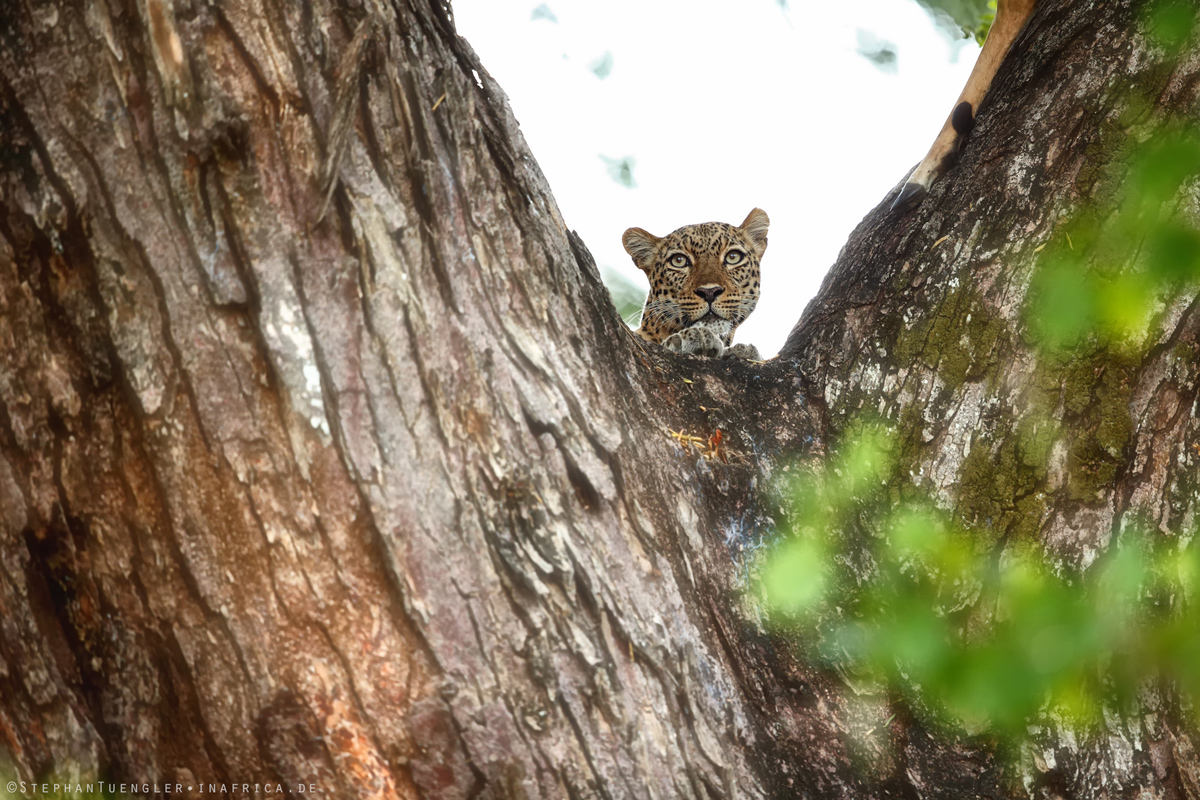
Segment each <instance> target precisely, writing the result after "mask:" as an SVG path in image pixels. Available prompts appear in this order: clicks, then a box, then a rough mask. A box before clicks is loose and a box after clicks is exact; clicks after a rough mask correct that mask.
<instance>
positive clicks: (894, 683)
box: [762, 0, 1200, 744]
mask: <svg viewBox="0 0 1200 800" xmlns="http://www.w3.org/2000/svg"><path fill="white" fill-rule="evenodd" d="M1198 14H1200V10H1198V7H1197V5H1196V4H1195V3H1194V2H1193V1H1192V0H1154V1H1153V2H1150V3H1147V4H1146V6H1145V15H1144V17H1143V18H1142V20H1141V23H1142V25H1143V28H1144V30H1145V31H1146V32H1147V33H1148V34H1149V35H1150V36H1151V37H1152V43H1153V44H1154V45H1156V46H1157V47H1159V48H1162V52H1163V53H1164V54H1165V59H1164V62H1163V63H1164V65H1165V67H1166V69H1164V72H1163V75H1164V80H1165V76H1166V75H1168V74H1170V71H1169V67H1170V66H1171V64H1172V63H1173V60H1174V59H1176V58H1179V57H1182V56H1183V55H1184V54H1185V53H1186V54H1187V56H1188V57H1189V58H1190V57H1194V53H1195V49H1193V48H1195V47H1196V46H1197V42H1198V41H1200V37H1198V28H1200V19H1198ZM1185 48H1186V50H1185ZM1156 99H1157V98H1155V100H1156ZM1110 102H1111V101H1110ZM1118 102H1120V103H1121V106H1122V107H1124V109H1125V110H1124V112H1123V114H1122V118H1121V119H1120V120H1118V121H1117V122H1116V124H1113V125H1111V126H1108V127H1107V128H1106V129H1105V132H1103V133H1102V134H1101V136H1100V137H1099V138H1098V139H1097V140H1095V141H1092V142H1091V143H1090V144H1089V145H1088V146H1089V158H1088V159H1087V162H1086V164H1085V167H1084V170H1083V171H1082V172H1081V173H1080V175H1079V176H1078V177H1077V179H1076V181H1075V183H1076V185H1077V186H1079V187H1081V188H1082V189H1083V190H1084V191H1085V192H1086V193H1087V195H1088V197H1089V198H1090V199H1089V200H1088V201H1087V202H1086V203H1084V204H1083V205H1082V206H1081V207H1080V208H1077V209H1076V210H1074V211H1072V212H1071V214H1070V216H1069V217H1066V218H1065V221H1063V222H1062V223H1060V225H1059V227H1058V228H1057V230H1056V231H1055V232H1054V234H1053V235H1052V236H1051V238H1050V239H1049V241H1047V242H1045V243H1044V244H1041V245H1038V246H1037V247H1036V248H1032V247H1031V249H1032V259H1031V267H1032V273H1031V275H1030V284H1029V291H1028V293H1027V296H1026V300H1025V306H1024V308H1023V310H1022V314H1023V323H1024V329H1025V336H1026V341H1027V343H1028V344H1029V345H1030V346H1031V347H1032V348H1033V350H1034V351H1035V352H1036V353H1037V356H1038V359H1037V364H1038V367H1037V370H1038V371H1037V372H1036V373H1035V375H1034V381H1033V384H1034V385H1035V389H1031V392H1035V391H1037V389H1036V387H1037V386H1040V385H1041V384H1045V385H1046V386H1048V387H1050V389H1049V390H1048V391H1049V392H1050V393H1051V394H1052V396H1053V398H1054V399H1053V401H1052V402H1051V403H1047V404H1045V405H1046V406H1047V407H1046V408H1041V409H1039V408H1037V407H1036V406H1037V402H1036V401H1034V400H1031V401H1030V403H1031V409H1030V415H1029V417H1028V418H1029V419H1030V420H1034V422H1033V424H1032V428H1036V429H1037V430H1036V431H1032V432H1031V431H1024V430H1021V429H1018V430H1015V431H1014V432H1013V433H1014V436H1017V437H1020V436H1025V438H1026V439H1028V441H1027V442H1024V445H1025V446H1023V449H1022V452H1021V454H1020V457H1021V458H1023V459H1033V460H1035V461H1037V462H1038V464H1037V465H1034V464H1032V463H1029V464H1028V465H1029V466H1030V467H1031V468H1032V469H1034V470H1039V471H1040V474H1041V475H1042V476H1044V475H1045V474H1046V473H1047V470H1048V469H1049V465H1048V460H1049V457H1050V453H1051V449H1052V447H1051V445H1052V444H1053V442H1054V439H1055V438H1056V437H1058V436H1061V435H1064V434H1063V433H1062V432H1065V431H1066V430H1067V428H1070V426H1080V427H1079V429H1078V430H1074V429H1072V430H1074V432H1073V433H1072V434H1071V436H1072V441H1074V444H1072V445H1071V448H1070V452H1069V454H1068V459H1067V470H1068V472H1069V473H1070V476H1069V481H1068V484H1067V486H1066V488H1065V491H1066V493H1067V496H1068V497H1069V498H1070V499H1072V500H1076V501H1079V502H1083V503H1087V502H1091V501H1094V499H1095V495H1096V491H1097V489H1098V488H1099V487H1103V486H1105V485H1107V484H1109V483H1111V481H1112V480H1113V479H1114V478H1115V476H1116V475H1117V471H1118V468H1119V466H1120V464H1122V463H1124V459H1125V458H1126V454H1125V447H1126V443H1127V441H1128V437H1129V436H1130V435H1132V421H1131V420H1130V419H1129V412H1128V401H1129V392H1130V391H1132V389H1131V384H1130V375H1131V374H1132V371H1133V370H1136V368H1137V365H1138V364H1141V363H1142V361H1143V359H1144V358H1145V356H1146V354H1147V353H1148V352H1149V350H1150V348H1151V347H1154V346H1157V345H1159V344H1160V343H1161V342H1162V341H1164V340H1165V337H1164V333H1169V329H1170V327H1171V326H1172V325H1174V322H1173V321H1172V320H1173V319H1174V317H1172V316H1170V314H1169V313H1168V311H1169V309H1171V308H1178V307H1179V306H1181V305H1182V304H1190V303H1194V302H1195V299H1196V296H1197V289H1198V287H1200V126H1197V125H1196V120H1195V118H1194V117H1192V118H1186V119H1184V118H1179V117H1176V118H1171V117H1167V116H1165V115H1164V113H1163V111H1162V109H1161V107H1159V106H1157V105H1156V104H1155V102H1154V101H1153V100H1139V99H1137V98H1132V97H1129V96H1124V97H1122V98H1120V99H1119V100H1118ZM1014 266H1016V265H1014ZM1183 357H1184V358H1191V355H1190V351H1189V352H1188V354H1186V355H1184V356H1183ZM1072 376H1075V377H1072ZM1080 376H1081V377H1080ZM1076 378H1078V380H1076ZM1089 381H1090V382H1089ZM1106 381H1107V383H1106ZM1076 383H1079V384H1080V385H1081V386H1084V390H1083V391H1078V390H1077V387H1076V386H1075V384H1076ZM1109 384H1112V385H1111V386H1109ZM1106 387H1107V388H1106ZM1081 395H1082V396H1081ZM1097 406H1099V407H1100V408H1098V409H1097V408H1096V407H1097ZM1055 407H1058V408H1057V410H1055ZM1039 420H1040V421H1039ZM1022 424H1023V423H1022ZM1027 427H1028V426H1027ZM1038 431H1041V432H1040V433H1039V432H1038ZM1055 431H1059V433H1055ZM900 434H904V435H905V436H910V435H911V431H908V430H904V431H895V430H892V429H889V428H886V427H882V426H879V425H872V424H867V423H864V422H861V421H860V422H858V423H856V424H854V425H852V426H850V427H849V428H848V429H847V430H845V431H843V434H842V436H841V442H842V444H841V446H840V448H839V450H838V451H837V452H836V453H834V454H832V455H831V456H830V457H829V458H827V459H826V460H825V465H826V466H825V468H824V469H820V470H815V471H810V472H809V473H808V474H807V475H806V476H805V477H804V478H803V479H798V480H796V481H795V483H794V484H793V485H792V486H791V487H790V490H789V495H790V497H791V498H792V501H793V505H792V513H791V515H790V516H791V519H792V520H793V521H794V522H793V528H792V531H791V532H790V534H789V535H787V536H786V537H784V538H783V539H782V540H781V541H780V542H778V543H777V545H776V547H775V549H774V552H773V554H772V555H771V556H770V557H769V558H768V559H767V561H766V562H765V565H764V568H763V572H762V589H763V591H764V594H765V597H766V598H767V601H768V606H769V608H770V609H771V613H772V618H773V619H774V620H775V621H776V622H777V623H779V624H780V625H782V626H784V627H786V628H787V629H789V630H791V631H792V632H793V633H794V634H795V635H796V637H797V639H798V640H799V641H800V642H801V644H802V646H803V648H804V649H805V650H806V651H807V652H808V653H809V654H810V655H811V656H812V657H813V658H815V659H817V660H818V661H821V662H823V663H826V664H828V665H830V666H832V667H834V668H836V669H838V670H839V671H841V672H843V674H845V675H847V676H848V677H850V678H851V679H852V680H855V681H861V682H865V683H866V684H868V685H876V686H878V687H880V688H881V689H882V688H883V687H887V688H888V689H889V690H890V691H891V692H893V693H894V695H899V696H901V697H903V698H905V699H906V701H907V704H908V705H909V706H910V707H911V708H912V709H913V710H914V711H916V712H917V713H918V714H920V715H921V716H922V717H924V718H925V719H927V720H929V721H931V722H933V723H935V724H940V725H948V726H952V727H954V728H957V729H959V730H965V731H967V732H972V733H981V732H987V733H988V734H989V735H991V736H994V737H996V738H997V740H998V741H999V742H1002V743H1003V742H1008V743H1012V744H1015V743H1017V742H1018V741H1019V740H1021V739H1023V738H1024V737H1025V736H1026V732H1027V728H1026V726H1027V725H1028V724H1029V723H1030V722H1031V721H1032V720H1033V719H1034V718H1036V717H1038V716H1039V715H1041V714H1051V715H1054V716H1055V717H1057V718H1058V719H1061V720H1064V721H1065V722H1066V723H1068V724H1069V725H1073V726H1077V728H1080V729H1086V728H1088V727H1089V726H1100V725H1102V724H1103V722H1104V715H1105V714H1112V713H1116V714H1117V715H1118V716H1123V714H1122V712H1130V711H1133V710H1134V709H1135V706H1136V700H1137V697H1138V692H1139V690H1142V689H1145V688H1146V687H1147V686H1150V685H1155V682H1157V681H1164V682H1165V683H1162V684H1159V685H1164V686H1166V685H1170V686H1175V687H1177V688H1178V690H1179V691H1180V692H1181V693H1182V694H1183V697H1184V703H1183V704H1182V706H1181V707H1182V708H1185V709H1189V710H1190V711H1189V713H1192V714H1193V716H1194V721H1196V722H1197V723H1200V603H1197V589H1198V588H1200V545H1197V544H1194V543H1193V542H1194V539H1195V536H1196V534H1197V531H1196V530H1194V529H1190V530H1177V531H1175V532H1174V533H1172V534H1166V533H1164V532H1162V531H1160V530H1158V529H1157V527H1154V526H1151V525H1148V524H1147V525H1142V524H1140V523H1139V522H1138V521H1137V520H1136V518H1135V517H1134V516H1133V515H1132V514H1131V513H1126V514H1125V515H1124V516H1123V517H1122V518H1121V520H1120V525H1119V533H1116V534H1110V533H1109V532H1108V531H1105V532H1098V533H1097V534H1096V536H1095V539H1096V540H1098V541H1109V538H1110V536H1112V537H1113V540H1112V541H1111V542H1110V544H1109V545H1108V547H1107V551H1106V552H1104V553H1103V554H1101V555H1100V556H1099V558H1098V559H1096V560H1095V561H1094V562H1092V563H1090V564H1086V565H1085V566H1082V567H1079V568H1078V569H1074V568H1060V569H1058V570H1056V569H1053V568H1052V567H1051V566H1049V565H1048V563H1047V561H1048V559H1047V556H1046V554H1045V553H1043V552H1041V551H1040V549H1039V548H1037V547H1036V546H1035V545H1034V544H1033V541H1032V540H1034V539H1035V538H1036V536H1030V537H1029V538H1028V539H1026V538H1025V537H1016V538H1010V537H1006V535H1004V530H1009V531H1011V530H1013V529H1014V528H1012V527H1010V528H1006V529H1004V530H991V529H989V527H988V525H990V524H991V521H989V522H988V523H987V524H972V525H970V526H968V525H966V524H964V523H963V522H962V521H961V518H960V517H957V516H955V515H954V514H952V513H950V512H947V511H944V510H941V509H939V508H937V507H935V506H934V504H933V503H932V501H930V500H928V499H923V498H924V497H925V495H924V494H923V493H922V491H921V490H920V489H918V488H917V487H916V486H914V484H913V481H912V478H911V472H910V471H909V470H911V469H912V464H910V463H906V462H904V461H902V458H901V453H903V458H906V459H907V458H911V454H910V453H909V452H908V449H907V448H908V445H907V444H904V445H903V446H902V445H901V443H902V442H903V441H905V440H903V439H902V438H901V437H900ZM1001 444H1003V442H1001V443H999V444H998V445H997V448H996V450H995V451H993V452H992V453H991V454H989V453H984V452H980V453H978V454H977V453H976V452H975V451H974V450H972V452H971V454H970V456H966V455H964V467H963V475H962V476H960V478H963V479H964V480H965V479H966V464H967V462H968V461H970V460H971V459H974V460H975V461H979V463H980V464H982V467H981V468H980V469H981V470H982V472H983V475H984V480H985V483H986V484H987V485H986V486H985V492H990V493H991V494H993V495H995V496H994V497H990V498H988V502H991V501H995V503H996V504H1001V505H1005V504H1007V505H1006V507H1010V508H1011V507H1012V504H1013V502H1014V500H1016V499H1019V498H1018V496H1017V490H1016V489H1015V488H1014V485H1013V484H1012V483H1011V482H1010V481H1007V479H1005V478H1004V477H1003V471H1002V469H1001V466H1002V465H1001V464H999V463H997V461H996V458H999V457H1002V456H1003V453H1004V451H1003V449H1002V448H1001V447H1000V446H999V445H1001ZM1077 445H1078V446H1079V447H1077ZM1084 445H1086V448H1084V449H1087V448H1090V450H1088V452H1083V451H1082V450H1079V448H1080V447H1084ZM989 446H990V443H988V442H976V443H975V444H974V447H975V448H979V447H984V448H987V447H989ZM997 451H998V452H999V453H1000V456H996V455H995V453H996V452H997ZM1077 451H1078V452H1077ZM980 457H982V460H980ZM1089 459H1090V460H1089ZM1096 465H1100V466H1102V467H1104V469H1099V468H1098V467H1096ZM1094 467H1095V468H1094ZM1183 469H1184V471H1186V468H1183ZM1076 472H1078V473H1079V474H1080V475H1083V473H1084V472H1086V473H1087V476H1084V477H1088V478H1089V480H1090V483H1089V482H1088V480H1083V478H1079V481H1078V485H1076V479H1077V477H1078V476H1077V475H1076V474H1075V473H1076ZM1181 480H1191V478H1186V477H1185V478H1181ZM965 497H967V494H966V493H965V492H964V493H963V495H962V497H960V502H964V503H965V502H966V501H965V500H964V499H963V498H965ZM1042 510H1043V509H1041V508H1035V509H1034V510H1032V511H1029V512H1027V513H1030V514H1032V515H1033V517H1034V518H1033V519H1031V520H1030V521H1029V523H1030V524H1029V526H1028V528H1027V529H1028V530H1029V531H1036V530H1038V528H1039V527H1040V524H1041V523H1040V519H1041V517H1040V514H1041V511H1042ZM960 513H961V509H960ZM990 516H991V515H990V514H987V515H983V516H981V517H979V518H982V519H987V518H989V517H990ZM971 518H975V517H973V516H972V517H971ZM1187 519H1190V517H1188V518H1187ZM1186 524H1188V525H1193V524H1194V523H1190V522H1189V523H1186Z"/></svg>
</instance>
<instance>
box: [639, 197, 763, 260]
mask: <svg viewBox="0 0 1200 800" xmlns="http://www.w3.org/2000/svg"><path fill="white" fill-rule="evenodd" d="M770 224H771V220H770V219H769V218H768V217H767V212H765V211H763V210H762V209H761V208H756V209H754V210H753V211H751V212H750V213H749V214H747V215H746V221H745V222H743V223H742V224H741V225H740V226H739V230H741V231H742V232H743V233H745V234H746V235H747V236H749V237H750V241H751V242H753V243H754V248H755V249H756V250H757V251H758V256H759V257H760V258H761V257H762V254H763V251H765V250H766V249H767V226H768V225H770ZM626 249H628V248H626Z"/></svg>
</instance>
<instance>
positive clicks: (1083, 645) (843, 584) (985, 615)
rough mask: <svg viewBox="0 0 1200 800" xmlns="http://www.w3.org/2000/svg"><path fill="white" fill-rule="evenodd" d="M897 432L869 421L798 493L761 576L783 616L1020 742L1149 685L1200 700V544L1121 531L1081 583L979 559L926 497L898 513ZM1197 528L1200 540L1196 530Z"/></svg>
mask: <svg viewBox="0 0 1200 800" xmlns="http://www.w3.org/2000/svg"><path fill="white" fill-rule="evenodd" d="M893 439H894V437H893V435H892V434H891V433H890V432H889V431H888V430H887V429H885V428H881V427H872V426H859V430H858V431H857V432H856V433H855V434H853V435H851V436H849V437H847V440H846V441H847V444H846V445H845V446H844V447H843V448H842V449H841V450H840V451H839V452H838V453H836V454H835V455H834V456H833V457H832V458H830V459H829V460H828V462H827V463H828V464H829V466H828V468H827V469H826V470H824V471H821V472H815V473H812V474H810V475H808V476H807V477H806V478H804V479H802V480H797V481H796V483H795V485H794V487H793V497H794V500H795V519H797V520H798V523H797V529H796V530H795V531H794V535H792V536H790V537H788V538H787V539H785V540H784V541H783V542H781V543H780V544H779V545H778V547H777V549H776V552H775V553H774V554H773V556H772V557H771V558H770V559H769V561H768V562H767V565H766V567H765V569H764V572H763V577H762V582H763V588H764V590H765V593H766V597H767V599H768V601H769V604H770V606H771V607H772V609H773V611H774V613H775V615H776V619H777V621H778V620H784V621H785V622H786V624H788V625H790V626H791V627H792V629H793V630H794V631H795V632H796V633H797V634H798V636H799V638H800V640H801V641H802V642H803V643H804V644H805V646H806V648H807V649H808V651H809V654H810V655H812V656H814V657H816V658H817V659H818V660H821V661H824V662H825V663H828V664H830V665H832V666H835V667H837V668H839V669H841V670H843V671H844V672H846V673H847V674H848V675H849V676H850V677H851V678H852V679H854V680H855V681H856V682H860V683H866V684H868V685H869V684H876V685H879V686H881V687H882V686H884V685H890V686H892V687H893V688H894V689H896V690H897V691H899V692H900V693H901V695H902V696H904V697H906V698H907V699H908V701H909V704H910V706H911V707H912V708H914V709H915V710H917V711H918V712H919V713H921V714H922V715H923V716H925V717H926V718H927V719H928V720H929V721H931V722H934V723H936V724H941V725H950V726H953V727H957V728H960V729H965V730H967V731H969V732H972V733H980V732H985V731H986V732H988V733H989V734H991V735H993V736H996V737H998V738H1000V739H1001V740H1003V739H1005V738H1011V739H1013V740H1015V739H1017V738H1019V737H1021V736H1022V735H1023V734H1024V732H1025V726H1026V725H1027V724H1028V721H1029V720H1030V719H1031V718H1032V717H1034V716H1036V715H1037V714H1038V713H1039V712H1046V711H1048V712H1053V713H1055V714H1056V715H1057V716H1058V717H1059V718H1061V719H1064V720H1066V721H1068V722H1069V723H1071V724H1072V725H1074V726H1077V727H1080V728H1086V727H1088V726H1090V725H1095V724H1098V723H1100V722H1101V721H1102V713H1103V711H1105V710H1110V711H1111V710H1113V709H1121V708H1125V707H1127V706H1128V704H1129V703H1130V702H1131V701H1132V700H1133V699H1134V698H1136V696H1137V692H1138V690H1139V689H1140V688H1142V687H1143V684H1144V682H1145V681H1147V680H1153V679H1167V680H1171V681H1175V682H1177V685H1179V686H1180V687H1182V688H1183V689H1184V691H1185V692H1186V693H1187V694H1188V696H1190V697H1191V698H1192V699H1193V700H1197V699H1200V637H1198V636H1197V635H1196V633H1197V631H1200V604H1197V603H1196V602H1195V600H1196V589H1197V588H1198V587H1200V548H1198V547H1185V546H1182V545H1181V544H1179V543H1181V542H1188V541H1190V540H1191V535H1188V536H1185V537H1181V538H1179V539H1170V540H1167V541H1162V540H1158V541H1157V542H1156V541H1155V540H1154V539H1153V537H1151V536H1150V535H1149V534H1145V535H1143V534H1142V533H1141V532H1140V530H1139V528H1138V527H1137V526H1136V525H1134V526H1127V528H1126V530H1125V531H1124V532H1123V533H1122V534H1121V538H1120V540H1119V541H1117V542H1115V543H1114V544H1113V546H1111V547H1110V549H1109V552H1108V553H1107V554H1106V555H1105V556H1104V557H1102V559H1101V560H1100V561H1098V562H1097V563H1096V564H1094V565H1093V566H1092V567H1091V568H1090V569H1089V570H1087V572H1086V573H1085V574H1083V575H1070V574H1067V575H1058V574H1055V573H1054V571H1053V570H1052V569H1051V568H1050V567H1049V566H1047V564H1046V563H1045V560H1044V558H1043V557H1042V555H1041V554H1040V553H1039V552H1038V551H1037V550H1035V549H1032V548H1027V547H1010V548H1008V549H1006V550H1005V551H1004V552H1002V553H999V554H997V553H995V552H991V551H989V550H980V549H979V548H978V546H977V542H978V538H977V537H974V538H973V537H972V536H971V534H970V533H969V532H968V531H967V530H965V529H964V528H962V527H961V526H959V525H957V524H956V523H955V522H954V521H953V520H952V519H951V518H950V516H949V515H947V514H946V513H944V512H942V511H939V510H938V509H936V508H934V507H933V506H932V504H929V503H920V502H915V503H903V504H900V503H892V502H891V499H890V495H889V490H888V487H889V485H890V484H891V482H892V479H893V478H894V477H895V475H894V471H895V466H896V461H895V458H894V457H893V450H894V446H893ZM1191 533H1194V532H1191Z"/></svg>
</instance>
